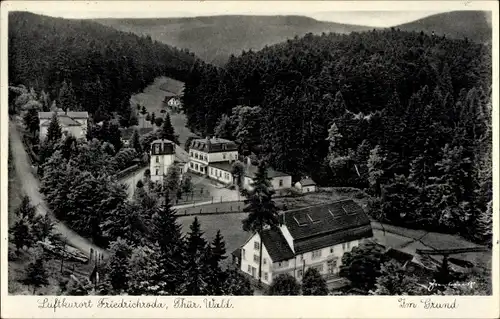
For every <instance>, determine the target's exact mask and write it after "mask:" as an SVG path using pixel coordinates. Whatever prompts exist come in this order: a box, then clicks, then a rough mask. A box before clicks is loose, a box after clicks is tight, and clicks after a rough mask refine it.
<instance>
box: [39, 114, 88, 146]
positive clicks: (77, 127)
mask: <svg viewBox="0 0 500 319" xmlns="http://www.w3.org/2000/svg"><path fill="white" fill-rule="evenodd" d="M54 113H56V114H57V120H58V121H59V126H60V127H61V131H62V132H63V134H64V135H73V136H74V137H76V138H78V139H86V138H87V123H88V119H89V113H88V112H71V111H67V112H64V111H59V112H38V120H39V124H40V140H43V139H45V137H46V136H47V130H48V128H49V125H50V121H51V120H52V116H53V115H54Z"/></svg>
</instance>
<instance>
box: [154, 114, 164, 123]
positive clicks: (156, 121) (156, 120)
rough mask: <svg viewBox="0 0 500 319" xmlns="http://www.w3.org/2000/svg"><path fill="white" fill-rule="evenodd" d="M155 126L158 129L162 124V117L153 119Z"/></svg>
mask: <svg viewBox="0 0 500 319" xmlns="http://www.w3.org/2000/svg"><path fill="white" fill-rule="evenodd" d="M162 111H164V110H162ZM155 124H156V126H158V127H160V126H161V125H162V124H163V118H162V117H157V118H155Z"/></svg>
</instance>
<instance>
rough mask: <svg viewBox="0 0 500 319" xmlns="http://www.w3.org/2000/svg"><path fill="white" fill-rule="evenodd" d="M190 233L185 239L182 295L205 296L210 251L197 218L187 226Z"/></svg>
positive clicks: (207, 290) (207, 291) (207, 283)
mask: <svg viewBox="0 0 500 319" xmlns="http://www.w3.org/2000/svg"><path fill="white" fill-rule="evenodd" d="M189 229H190V231H189V232H188V234H187V237H186V269H185V271H186V278H185V282H184V283H183V294H185V295H193V296H198V295H206V294H208V293H209V289H210V287H209V286H208V285H209V278H208V276H207V274H209V268H208V267H207V264H208V260H209V256H210V254H209V253H207V252H209V251H210V249H208V247H209V246H208V245H207V242H206V240H205V239H204V238H203V232H202V231H201V227H200V223H199V222H198V218H197V217H195V218H194V220H193V223H192V224H191V225H190V226H189Z"/></svg>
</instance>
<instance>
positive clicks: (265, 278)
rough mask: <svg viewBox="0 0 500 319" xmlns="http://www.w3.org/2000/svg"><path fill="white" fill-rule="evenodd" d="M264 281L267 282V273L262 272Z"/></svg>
mask: <svg viewBox="0 0 500 319" xmlns="http://www.w3.org/2000/svg"><path fill="white" fill-rule="evenodd" d="M264 280H265V281H267V280H268V276H267V272H264Z"/></svg>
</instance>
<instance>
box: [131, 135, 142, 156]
mask: <svg viewBox="0 0 500 319" xmlns="http://www.w3.org/2000/svg"><path fill="white" fill-rule="evenodd" d="M130 141H131V143H130V145H131V146H132V148H133V149H135V151H136V152H137V154H142V145H141V141H140V138H139V132H138V131H137V130H134V133H133V134H132V137H131V138H130Z"/></svg>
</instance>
